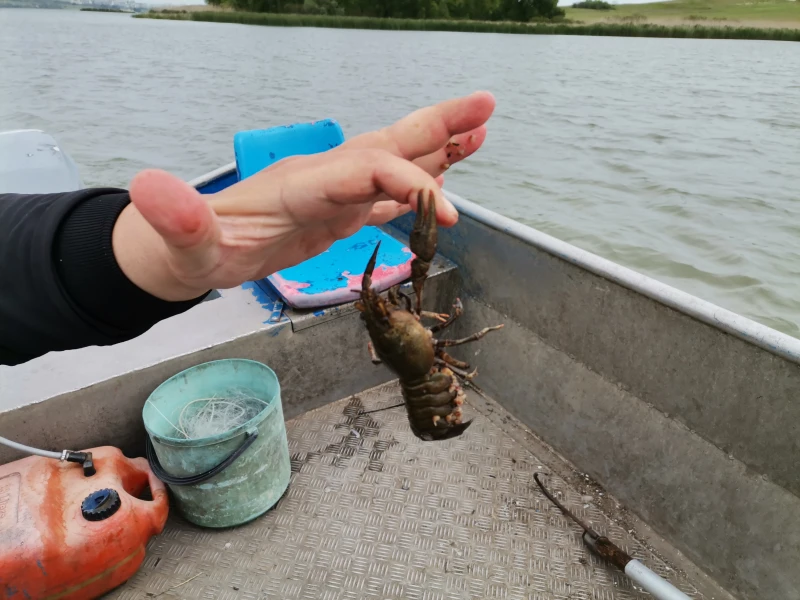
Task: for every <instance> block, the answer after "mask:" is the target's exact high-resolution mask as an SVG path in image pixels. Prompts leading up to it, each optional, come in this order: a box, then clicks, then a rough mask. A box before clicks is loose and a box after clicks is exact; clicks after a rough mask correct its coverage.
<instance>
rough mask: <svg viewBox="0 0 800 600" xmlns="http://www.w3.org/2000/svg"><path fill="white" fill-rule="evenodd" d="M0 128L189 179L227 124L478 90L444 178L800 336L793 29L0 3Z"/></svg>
mask: <svg viewBox="0 0 800 600" xmlns="http://www.w3.org/2000/svg"><path fill="white" fill-rule="evenodd" d="M0 57H2V59H0V60H2V63H0V64H2V76H1V77H0V130H3V129H14V128H40V129H44V130H46V131H48V132H49V133H51V134H53V135H54V136H55V137H56V138H57V139H58V140H59V142H60V143H61V145H62V146H63V147H64V148H65V149H67V150H68V151H69V152H70V153H71V154H72V156H73V157H74V158H75V160H76V161H77V163H78V165H79V167H80V169H81V172H82V175H83V178H84V181H85V183H86V184H87V185H118V186H126V185H127V183H128V181H129V180H130V178H131V177H132V176H133V175H134V174H135V173H136V172H137V171H139V170H140V169H143V168H146V167H160V168H164V169H167V170H170V171H172V172H174V173H175V174H177V175H179V176H181V177H184V178H193V177H196V176H198V175H201V174H203V173H204V172H206V171H209V170H211V169H214V168H216V167H219V166H221V165H223V164H226V163H228V162H230V161H231V160H232V159H233V158H232V156H233V151H232V136H233V134H234V133H235V132H236V131H237V130H240V129H251V128H256V127H269V126H272V125H280V124H285V123H290V122H294V121H305V120H312V119H319V118H325V117H332V118H336V119H337V120H339V121H340V122H341V124H342V126H343V128H344V130H345V134H346V135H347V136H353V135H355V134H358V133H361V132H363V131H367V130H370V129H373V128H377V127H381V126H383V125H386V124H388V123H391V122H392V121H394V120H395V119H397V118H400V117H402V116H403V115H405V114H406V113H408V112H410V111H412V110H414V109H416V108H418V107H420V106H424V105H427V104H430V103H434V102H438V101H440V100H443V99H446V98H449V97H452V96H455V95H461V94H467V93H470V92H472V91H474V90H476V89H487V90H490V91H492V92H493V93H494V94H495V96H496V97H497V110H496V113H495V115H494V117H493V118H492V120H491V121H490V123H489V128H490V130H489V136H488V138H487V141H486V143H485V146H484V148H483V149H482V150H481V152H479V153H478V154H477V155H476V156H474V157H472V158H471V159H470V160H468V161H466V162H465V163H462V164H461V165H459V166H458V167H457V168H454V169H453V170H452V171H450V172H448V177H447V183H446V186H447V187H448V188H449V189H451V190H452V191H454V192H456V193H458V194H459V195H461V196H464V197H466V198H468V199H470V200H472V201H474V202H476V203H479V204H482V205H484V206H486V207H488V208H490V209H492V210H495V211H497V212H500V213H502V214H504V215H506V216H508V217H510V218H513V219H516V220H518V221H521V222H523V223H526V224H528V225H531V226H533V227H535V228H537V229H540V230H542V231H544V232H547V233H549V234H551V235H554V236H556V237H559V238H561V239H563V240H565V241H568V242H570V243H572V244H575V245H576V246H579V247H581V248H584V249H586V250H589V251H591V252H595V253H597V254H599V255H601V256H603V257H605V258H608V259H610V260H613V261H616V262H618V263H620V264H623V265H625V266H628V267H630V268H633V269H635V270H637V271H639V272H641V273H645V274H647V275H650V276H652V277H654V278H655V279H658V280H660V281H663V282H665V283H668V284H671V285H674V286H675V287H677V288H680V289H682V290H685V291H687V292H690V293H693V294H695V295H698V296H700V297H701V298H704V299H706V300H709V301H711V302H714V303H715V304H718V305H720V306H723V307H725V308H728V309H730V310H733V311H736V312H738V313H740V314H743V315H745V316H748V317H750V318H752V319H754V320H756V321H760V322H762V323H765V324H767V325H769V326H771V327H774V328H776V329H778V330H781V331H783V332H785V333H788V334H790V335H794V336H796V337H800V303H798V297H800V277H799V275H800V77H798V75H799V74H800V44H797V43H788V42H761V41H739V40H736V41H728V40H685V39H672V40H670V39H636V38H608V37H597V38H590V37H569V36H552V37H551V36H511V35H494V34H467V33H427V32H388V31H350V30H333V29H295V28H291V29H282V28H268V27H253V26H242V25H223V24H206V23H190V22H171V21H152V20H147V19H133V18H131V16H130V15H120V14H102V13H99V14H98V13H81V12H72V11H48V10H0Z"/></svg>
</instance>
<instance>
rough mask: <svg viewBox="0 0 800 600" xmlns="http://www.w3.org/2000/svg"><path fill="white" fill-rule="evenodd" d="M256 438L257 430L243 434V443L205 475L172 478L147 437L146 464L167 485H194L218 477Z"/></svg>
mask: <svg viewBox="0 0 800 600" xmlns="http://www.w3.org/2000/svg"><path fill="white" fill-rule="evenodd" d="M257 437H258V429H254V430H253V431H248V432H246V433H245V438H244V441H243V442H242V445H241V446H239V447H238V448H237V449H236V450H234V451H233V452H232V453H231V454H230V455H229V456H228V458H226V459H225V460H223V461H222V462H221V463H219V464H218V465H217V466H216V467H212V468H210V469H209V470H208V471H206V472H205V473H200V474H199V475H189V476H187V477H174V476H173V475H170V474H169V473H167V472H166V471H165V470H164V468H163V467H162V466H161V463H160V462H159V460H158V456H156V450H155V448H154V447H153V442H152V440H151V439H150V436H149V435H148V436H147V448H146V450H147V462H149V463H150V469H152V471H153V473H155V476H156V477H158V478H159V479H160V480H161V481H163V482H164V483H166V484H169V485H196V484H198V483H202V482H203V481H206V480H207V479H211V478H212V477H214V475H218V474H219V473H221V472H222V471H224V470H225V469H227V468H228V467H229V466H230V465H231V464H232V463H233V461H235V460H236V459H237V458H239V457H240V456H241V455H242V454H243V453H244V451H245V450H247V449H248V448H249V447H250V445H251V444H252V443H253V442H255V441H256V438H257Z"/></svg>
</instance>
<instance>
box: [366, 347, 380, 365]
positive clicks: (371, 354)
mask: <svg viewBox="0 0 800 600" xmlns="http://www.w3.org/2000/svg"><path fill="white" fill-rule="evenodd" d="M367 348H368V349H369V357H370V359H371V360H372V363H373V364H376V365H379V364H381V362H382V361H381V358H380V356H378V353H377V352H375V346H373V345H372V342H367Z"/></svg>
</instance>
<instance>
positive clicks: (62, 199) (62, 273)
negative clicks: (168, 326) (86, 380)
mask: <svg viewBox="0 0 800 600" xmlns="http://www.w3.org/2000/svg"><path fill="white" fill-rule="evenodd" d="M129 202H130V198H129V196H128V193H127V192H126V191H125V190H120V189H115V188H92V189H86V190H80V191H77V192H68V193H63V194H0V364H5V365H14V364H19V363H22V362H26V361H28V360H31V359H33V358H36V357H38V356H41V355H43V354H46V353H48V352H51V351H54V350H55V351H58V350H69V349H73V348H81V347H85V346H107V345H111V344H116V343H119V342H123V341H126V340H129V339H132V338H134V337H137V336H139V335H141V334H142V333H144V332H145V331H147V330H148V329H150V328H151V327H152V326H153V325H155V324H156V323H158V322H159V321H161V320H163V319H166V318H168V317H171V316H174V315H177V314H179V313H181V312H184V311H186V310H188V309H189V308H191V307H192V306H195V305H196V304H198V303H200V302H201V301H202V300H203V298H204V297H205V296H206V295H207V293H206V294H203V295H202V296H200V297H199V298H196V299H194V300H189V301H187V302H167V301H164V300H161V299H159V298H156V297H154V296H151V295H150V294H148V293H147V292H145V291H144V290H142V289H140V288H139V287H137V286H136V285H135V284H133V283H132V282H131V281H130V280H129V279H128V278H127V277H126V276H125V274H124V273H123V272H122V270H121V269H120V268H119V265H118V264H117V261H116V259H115V258H114V253H113V250H112V245H111V233H112V231H113V228H114V223H115V222H116V220H117V217H118V216H119V214H120V212H122V209H123V208H125V206H126V205H127V204H128V203H129Z"/></svg>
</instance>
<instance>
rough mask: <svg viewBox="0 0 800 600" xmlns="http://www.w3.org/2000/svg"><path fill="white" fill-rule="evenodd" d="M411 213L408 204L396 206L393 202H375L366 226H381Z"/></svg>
mask: <svg viewBox="0 0 800 600" xmlns="http://www.w3.org/2000/svg"><path fill="white" fill-rule="evenodd" d="M409 212H411V205H410V204H398V203H397V202H395V201H394V200H384V201H382V202H376V203H375V205H374V206H373V207H372V212H371V213H370V215H369V218H368V219H367V223H366V224H367V225H383V224H384V223H388V222H389V221H391V220H392V219H396V218H397V217H402V216H403V215H404V214H406V213H409Z"/></svg>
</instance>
